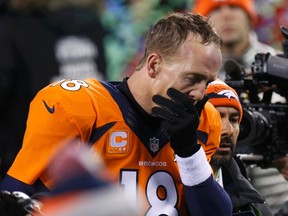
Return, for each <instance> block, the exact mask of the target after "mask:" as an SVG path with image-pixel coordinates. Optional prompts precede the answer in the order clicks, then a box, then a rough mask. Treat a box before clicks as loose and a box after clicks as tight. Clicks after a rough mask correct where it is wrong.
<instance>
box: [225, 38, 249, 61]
mask: <svg viewBox="0 0 288 216" xmlns="http://www.w3.org/2000/svg"><path fill="white" fill-rule="evenodd" d="M249 46H250V41H249V35H248V36H247V37H246V38H244V39H243V40H238V41H235V42H231V43H223V45H222V54H223V55H224V56H229V57H230V56H231V57H235V58H241V57H242V56H243V54H244V53H245V52H246V50H247V49H248V48H249Z"/></svg>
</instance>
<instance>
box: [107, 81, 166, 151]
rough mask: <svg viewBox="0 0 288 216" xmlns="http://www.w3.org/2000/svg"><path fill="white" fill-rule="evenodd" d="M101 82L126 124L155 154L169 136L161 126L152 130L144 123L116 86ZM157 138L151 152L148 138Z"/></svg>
mask: <svg viewBox="0 0 288 216" xmlns="http://www.w3.org/2000/svg"><path fill="white" fill-rule="evenodd" d="M101 84H102V85H103V86H104V87H105V88H106V89H107V90H108V91H109V93H110V94H111V96H112V97H113V99H114V100H115V102H116V103H117V104H118V106H119V108H120V110H121V112H122V115H123V118H124V120H125V122H126V124H127V125H128V126H129V127H130V128H131V130H133V132H134V133H135V134H136V135H137V137H138V138H139V139H140V140H141V142H142V143H143V144H144V145H145V147H146V148H147V150H148V151H149V152H150V154H151V155H152V156H155V155H156V154H157V152H159V151H160V150H161V148H162V147H163V146H164V145H165V144H167V143H168V142H169V138H168V136H167V134H166V133H165V131H164V130H163V129H162V128H159V129H157V130H155V131H152V130H151V129H150V128H149V126H148V125H147V124H145V123H144V122H143V120H142V118H141V116H139V114H138V113H136V112H135V110H134V109H133V108H132V107H131V105H130V103H129V101H128V100H127V99H126V97H125V96H124V95H123V94H122V93H121V92H120V91H119V90H118V89H117V87H116V86H115V85H113V84H111V83H109V82H103V81H102V82H101ZM153 138H155V139H158V141H159V150H158V151H156V152H153V151H152V150H151V149H150V142H151V141H150V139H153Z"/></svg>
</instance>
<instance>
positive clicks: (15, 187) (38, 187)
mask: <svg viewBox="0 0 288 216" xmlns="http://www.w3.org/2000/svg"><path fill="white" fill-rule="evenodd" d="M2 190H6V191H9V192H13V191H21V192H23V193H25V194H27V195H29V196H31V195H32V194H35V193H40V192H41V193H42V192H50V190H49V189H48V188H47V187H46V186H45V185H44V184H43V183H42V182H41V181H40V179H37V181H35V182H34V184H33V185H28V184H25V183H23V182H21V181H19V180H17V179H15V178H13V177H11V176H9V175H8V174H6V176H5V177H4V179H3V180H2V182H1V184H0V191H2Z"/></svg>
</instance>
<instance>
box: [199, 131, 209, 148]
mask: <svg viewBox="0 0 288 216" xmlns="http://www.w3.org/2000/svg"><path fill="white" fill-rule="evenodd" d="M197 137H198V139H199V140H200V141H201V142H202V143H204V145H206V144H207V141H208V134H207V133H206V132H204V131H201V130H197Z"/></svg>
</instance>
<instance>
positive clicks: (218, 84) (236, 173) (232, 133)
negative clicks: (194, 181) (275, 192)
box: [206, 79, 272, 216]
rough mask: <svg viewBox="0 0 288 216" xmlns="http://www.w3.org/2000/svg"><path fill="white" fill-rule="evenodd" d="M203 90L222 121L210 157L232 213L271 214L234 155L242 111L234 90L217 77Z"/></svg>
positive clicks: (216, 177)
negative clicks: (214, 147) (229, 199)
mask: <svg viewBox="0 0 288 216" xmlns="http://www.w3.org/2000/svg"><path fill="white" fill-rule="evenodd" d="M206 93H207V96H208V97H209V102H210V103H212V104H213V105H214V107H215V108H216V110H217V111H218V112H219V113H220V116H221V121H222V130H221V141H220V146H219V148H218V149H217V150H216V152H215V153H214V154H213V155H212V157H211V161H210V165H211V167H212V169H213V171H214V176H215V179H216V180H217V181H218V183H219V184H220V185H221V186H222V187H224V188H225V190H226V191H227V193H228V194H229V196H230V198H231V201H232V204H233V213H235V214H236V213H238V214H240V213H243V215H244V212H246V214H245V215H247V214H248V212H249V215H250V213H251V215H252V214H254V215H261V216H271V215H272V213H271V211H270V207H269V206H268V205H267V204H266V203H265V200H264V198H263V196H262V195H261V194H260V193H259V192H258V191H257V190H256V189H255V188H254V187H253V186H252V184H251V183H250V182H249V180H248V178H247V173H246V170H245V166H244V164H243V163H242V161H241V160H240V159H239V158H238V157H237V156H236V155H235V148H236V142H237V139H238V136H239V133H240V122H241V119H242V115H243V110H242V105H241V103H240V100H239V97H238V94H237V93H236V91H235V90H234V89H233V88H231V87H230V86H228V85H227V84H225V83H224V82H223V81H221V80H220V79H218V80H215V81H213V82H211V83H210V84H209V85H208V88H207V90H206ZM240 215H241V214H240Z"/></svg>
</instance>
